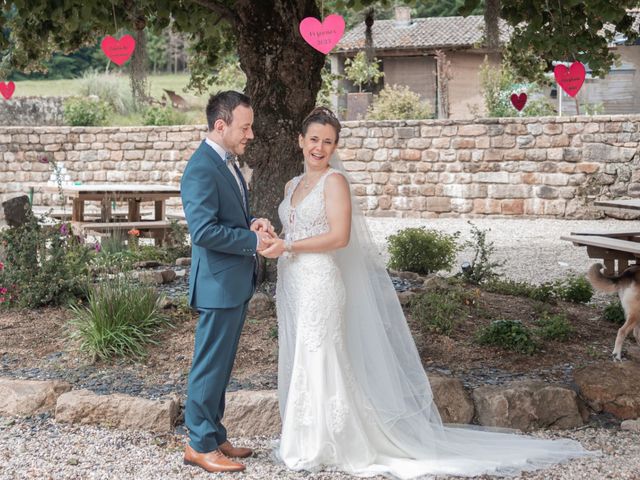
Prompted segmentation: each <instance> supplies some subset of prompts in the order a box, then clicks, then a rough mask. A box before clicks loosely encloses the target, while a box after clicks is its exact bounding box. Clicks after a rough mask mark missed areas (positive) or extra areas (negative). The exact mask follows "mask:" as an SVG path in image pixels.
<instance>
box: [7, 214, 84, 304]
mask: <svg viewBox="0 0 640 480" xmlns="http://www.w3.org/2000/svg"><path fill="white" fill-rule="evenodd" d="M0 242H2V245H3V253H2V258H0V263H2V268H0V298H2V300H0V304H2V305H4V306H16V307H26V308H37V307H41V306H44V305H65V304H66V303H67V302H69V301H70V300H72V299H74V298H76V297H82V296H83V295H84V293H85V287H86V284H87V281H88V267H87V265H88V264H89V262H90V259H91V254H92V252H91V249H90V248H88V247H87V246H85V245H83V244H82V243H81V242H80V240H79V239H78V237H76V236H74V235H73V234H72V232H71V227H70V225H69V224H66V223H64V224H56V225H47V226H42V225H38V220H37V218H36V217H34V216H32V215H31V216H30V217H29V219H28V221H27V222H26V223H25V224H24V225H22V226H20V227H17V228H9V229H6V230H4V231H2V232H0Z"/></svg>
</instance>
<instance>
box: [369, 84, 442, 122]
mask: <svg viewBox="0 0 640 480" xmlns="http://www.w3.org/2000/svg"><path fill="white" fill-rule="evenodd" d="M367 118H368V119H371V120H414V119H416V120H418V119H424V118H433V107H432V106H431V104H430V103H429V102H427V101H426V100H425V101H423V100H420V95H418V94H417V93H415V92H412V91H411V90H409V87H407V86H406V85H405V86H398V85H392V86H386V87H384V88H383V89H382V90H381V91H380V93H379V94H378V95H376V96H375V97H374V98H373V105H371V107H369V111H368V112H367Z"/></svg>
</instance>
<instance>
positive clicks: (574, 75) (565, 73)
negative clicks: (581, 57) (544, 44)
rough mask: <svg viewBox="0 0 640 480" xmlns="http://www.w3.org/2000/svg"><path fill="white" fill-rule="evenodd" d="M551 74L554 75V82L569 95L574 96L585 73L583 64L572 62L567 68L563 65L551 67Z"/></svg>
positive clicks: (580, 85)
mask: <svg viewBox="0 0 640 480" xmlns="http://www.w3.org/2000/svg"><path fill="white" fill-rule="evenodd" d="M553 75H554V76H555V77H556V82H558V85H560V86H561V87H562V89H563V90H564V91H565V92H567V95H569V96H570V97H575V96H576V95H577V94H578V92H579V91H580V88H581V87H582V84H583V83H584V79H585V77H586V75H587V72H586V70H585V69H584V65H583V64H582V63H580V62H573V63H572V64H571V66H570V67H569V68H567V67H566V66H564V65H556V68H554V69H553Z"/></svg>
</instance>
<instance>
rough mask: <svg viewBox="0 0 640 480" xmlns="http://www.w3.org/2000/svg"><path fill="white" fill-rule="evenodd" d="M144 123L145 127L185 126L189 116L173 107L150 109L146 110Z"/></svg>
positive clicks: (143, 116)
mask: <svg viewBox="0 0 640 480" xmlns="http://www.w3.org/2000/svg"><path fill="white" fill-rule="evenodd" d="M142 121H143V122H144V124H145V125H158V126H160V125H184V124H185V123H187V116H186V115H185V114H184V113H183V112H179V111H178V110H175V109H174V108H172V107H169V106H167V107H149V108H147V109H145V110H144V113H143V115H142Z"/></svg>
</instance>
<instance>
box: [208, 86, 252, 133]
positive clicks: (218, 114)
mask: <svg viewBox="0 0 640 480" xmlns="http://www.w3.org/2000/svg"><path fill="white" fill-rule="evenodd" d="M238 105H243V106H245V107H247V108H251V99H250V98H249V97H248V96H247V95H245V94H244V93H240V92H235V91H233V90H227V91H224V92H219V93H216V94H215V95H211V97H209V102H208V103H207V108H206V110H205V111H206V114H207V126H208V127H209V131H211V130H213V124H214V123H216V120H218V119H221V120H224V122H225V123H226V124H227V125H230V124H231V122H232V121H233V110H235V108H236V107H237V106H238Z"/></svg>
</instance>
